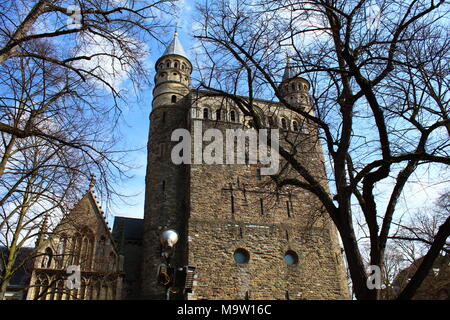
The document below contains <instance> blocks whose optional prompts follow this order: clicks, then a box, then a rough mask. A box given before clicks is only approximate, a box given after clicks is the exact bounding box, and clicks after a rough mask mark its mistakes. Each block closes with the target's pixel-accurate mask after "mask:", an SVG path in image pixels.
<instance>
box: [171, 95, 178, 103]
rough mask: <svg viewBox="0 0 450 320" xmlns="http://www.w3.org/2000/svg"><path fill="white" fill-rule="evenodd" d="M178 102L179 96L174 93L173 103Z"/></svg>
mask: <svg viewBox="0 0 450 320" xmlns="http://www.w3.org/2000/svg"><path fill="white" fill-rule="evenodd" d="M176 102H177V96H176V95H173V96H172V103H176Z"/></svg>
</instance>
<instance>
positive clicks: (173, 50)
mask: <svg viewBox="0 0 450 320" xmlns="http://www.w3.org/2000/svg"><path fill="white" fill-rule="evenodd" d="M172 54H175V55H178V56H182V57H185V58H186V59H188V57H187V56H186V52H185V51H184V48H183V46H182V45H181V42H180V40H179V39H178V33H177V32H175V34H174V35H173V40H172V42H171V43H170V44H169V45H168V46H167V48H166V51H164V53H163V55H162V56H161V57H165V56H169V55H172Z"/></svg>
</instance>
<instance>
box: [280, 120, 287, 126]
mask: <svg viewBox="0 0 450 320" xmlns="http://www.w3.org/2000/svg"><path fill="white" fill-rule="evenodd" d="M281 127H282V128H283V129H287V124H286V119H285V118H281Z"/></svg>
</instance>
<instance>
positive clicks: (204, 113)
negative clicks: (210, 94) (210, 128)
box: [203, 108, 209, 119]
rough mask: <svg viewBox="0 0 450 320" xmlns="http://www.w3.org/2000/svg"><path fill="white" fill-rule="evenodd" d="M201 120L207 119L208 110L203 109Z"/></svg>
mask: <svg viewBox="0 0 450 320" xmlns="http://www.w3.org/2000/svg"><path fill="white" fill-rule="evenodd" d="M203 119H209V109H208V108H203Z"/></svg>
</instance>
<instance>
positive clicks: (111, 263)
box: [109, 252, 116, 272]
mask: <svg viewBox="0 0 450 320" xmlns="http://www.w3.org/2000/svg"><path fill="white" fill-rule="evenodd" d="M109 266H110V268H111V271H112V272H114V271H116V255H115V254H114V252H110V254H109Z"/></svg>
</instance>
